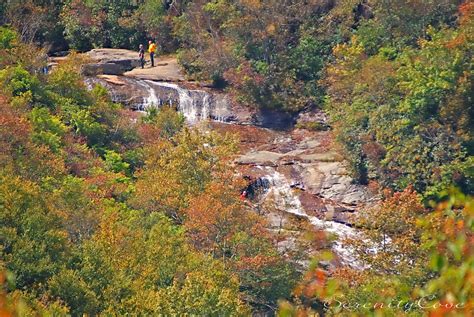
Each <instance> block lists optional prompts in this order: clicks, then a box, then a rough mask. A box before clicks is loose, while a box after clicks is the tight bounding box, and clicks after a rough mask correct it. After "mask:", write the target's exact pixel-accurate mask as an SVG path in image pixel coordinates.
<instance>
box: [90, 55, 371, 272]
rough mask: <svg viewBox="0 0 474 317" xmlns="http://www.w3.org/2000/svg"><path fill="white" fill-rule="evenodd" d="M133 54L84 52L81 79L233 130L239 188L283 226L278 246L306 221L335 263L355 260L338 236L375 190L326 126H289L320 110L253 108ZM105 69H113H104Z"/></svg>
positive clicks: (298, 233) (138, 105)
mask: <svg viewBox="0 0 474 317" xmlns="http://www.w3.org/2000/svg"><path fill="white" fill-rule="evenodd" d="M117 51H118V52H117ZM134 54H135V53H134V52H130V51H125V52H124V50H109V51H107V50H104V49H102V50H99V51H96V52H91V53H89V55H90V56H91V57H92V58H95V61H96V62H95V63H94V64H92V66H86V67H85V70H86V71H85V75H87V79H86V83H87V84H88V85H90V86H91V87H92V86H93V85H94V84H96V83H99V84H101V85H103V86H105V87H106V88H107V89H108V91H109V93H110V95H111V98H112V100H113V101H115V102H119V103H122V104H124V105H125V106H127V107H129V108H131V109H135V110H139V111H143V110H146V109H147V108H149V107H161V106H162V105H164V104H173V105H177V106H178V109H179V111H181V112H182V113H183V114H184V116H185V117H186V119H187V121H188V123H189V124H196V123H198V122H201V121H207V122H209V124H208V125H207V126H209V127H211V128H212V129H216V130H219V131H223V132H232V133H236V134H238V135H239V137H240V140H241V142H240V155H239V156H238V158H237V159H236V160H235V164H236V165H237V167H238V169H239V171H240V173H241V175H242V177H244V178H245V179H246V180H247V181H248V187H247V188H246V189H245V193H244V195H245V196H246V198H247V200H248V202H249V205H250V206H251V207H252V208H253V209H255V211H256V212H258V213H260V214H262V215H264V216H265V217H266V218H267V219H268V226H269V229H270V230H273V231H276V232H278V233H282V235H281V239H280V242H279V247H280V248H281V250H282V252H290V251H291V250H294V249H297V248H299V249H301V247H302V245H303V246H304V243H305V242H302V236H303V232H304V231H305V230H306V229H308V228H310V229H311V230H315V231H320V232H326V233H329V234H330V235H332V236H333V237H334V240H333V241H332V242H330V243H329V244H328V245H325V246H323V247H331V248H332V249H333V250H334V251H335V253H336V255H337V256H338V257H337V258H336V259H335V260H334V263H335V265H337V263H341V262H343V263H345V264H348V265H353V266H355V265H356V262H355V261H354V260H353V257H352V254H351V251H350V248H348V247H347V246H346V245H344V239H345V238H357V236H358V233H357V231H356V229H354V228H353V227H352V223H353V221H354V215H355V214H356V213H357V212H358V211H359V210H361V209H362V208H364V206H366V205H367V204H370V203H372V201H373V197H372V195H371V194H370V193H369V191H368V190H367V188H366V187H364V186H361V185H357V184H355V183H354V181H353V179H352V178H351V177H350V175H349V173H348V171H347V169H346V167H345V166H346V164H345V160H344V157H342V156H341V154H340V153H339V152H338V151H337V149H336V147H335V144H334V140H333V137H332V133H331V131H329V130H325V131H308V130H304V129H297V128H294V126H295V125H294V124H295V123H296V122H297V121H305V120H306V121H308V120H309V121H315V120H316V121H319V126H321V127H324V126H326V118H325V116H324V113H322V112H320V111H317V110H314V111H307V112H305V113H301V114H300V115H299V117H297V118H295V117H291V116H289V115H287V114H284V113H277V112H272V111H251V110H249V109H246V108H244V107H241V106H239V105H235V104H233V103H232V102H231V101H230V99H229V98H228V97H227V96H226V95H225V94H224V93H223V92H222V91H215V90H212V89H209V88H206V87H199V86H198V85H197V84H196V83H192V82H186V81H185V80H184V76H183V75H182V74H181V73H180V71H179V69H178V68H177V63H176V61H175V60H173V59H168V60H167V61H166V59H165V60H164V61H163V59H162V60H161V61H159V62H158V66H157V67H155V68H145V70H142V69H140V68H135V66H136V65H138V64H137V61H138V59H137V58H135V57H133V56H135V55H134ZM94 56H95V57H94ZM124 60H126V61H124ZM160 63H161V65H162V66H159V65H160ZM104 64H114V65H118V66H110V65H109V66H106V67H104V66H103V65H104ZM160 67H162V68H160ZM110 69H112V70H113V71H107V70H110ZM298 243H299V245H297V244H298Z"/></svg>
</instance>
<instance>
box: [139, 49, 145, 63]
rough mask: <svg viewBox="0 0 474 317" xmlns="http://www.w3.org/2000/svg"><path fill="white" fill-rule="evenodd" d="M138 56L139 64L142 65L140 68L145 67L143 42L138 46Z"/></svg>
mask: <svg viewBox="0 0 474 317" xmlns="http://www.w3.org/2000/svg"><path fill="white" fill-rule="evenodd" d="M138 57H139V58H140V65H142V68H144V67H145V48H144V47H143V44H140V46H138Z"/></svg>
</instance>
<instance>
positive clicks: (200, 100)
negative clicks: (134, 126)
mask: <svg viewBox="0 0 474 317" xmlns="http://www.w3.org/2000/svg"><path fill="white" fill-rule="evenodd" d="M139 82H140V84H141V85H146V86H147V91H148V94H149V95H148V97H146V98H145V100H144V103H145V108H146V107H150V106H153V105H154V106H158V105H160V104H162V103H164V102H160V99H159V97H158V96H157V94H156V91H155V89H154V86H158V87H164V88H168V89H172V90H174V91H176V92H177V94H178V98H179V99H178V102H179V104H178V110H179V111H180V112H181V113H182V114H183V115H184V117H185V118H186V120H187V121H188V122H189V123H196V122H198V121H201V120H207V119H209V117H210V114H211V105H210V95H209V94H208V93H207V92H205V91H202V90H187V89H184V88H182V87H180V86H178V85H176V84H172V83H165V82H155V81H151V80H145V81H139ZM168 102H169V101H168Z"/></svg>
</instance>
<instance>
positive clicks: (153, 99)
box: [137, 80, 161, 110]
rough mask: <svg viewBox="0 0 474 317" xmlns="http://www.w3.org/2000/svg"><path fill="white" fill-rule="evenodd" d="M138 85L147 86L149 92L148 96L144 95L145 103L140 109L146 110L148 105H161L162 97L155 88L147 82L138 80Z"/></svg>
mask: <svg viewBox="0 0 474 317" xmlns="http://www.w3.org/2000/svg"><path fill="white" fill-rule="evenodd" d="M137 83H138V85H140V86H141V87H143V88H145V90H146V91H147V93H148V96H146V97H143V104H142V105H141V107H140V110H145V109H146V108H148V107H158V106H160V105H161V102H160V99H159V98H158V96H157V95H156V92H155V90H154V89H153V87H152V86H150V85H149V84H148V83H147V82H145V81H141V80H138V81H137Z"/></svg>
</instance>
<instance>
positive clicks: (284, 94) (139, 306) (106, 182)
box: [0, 0, 474, 316]
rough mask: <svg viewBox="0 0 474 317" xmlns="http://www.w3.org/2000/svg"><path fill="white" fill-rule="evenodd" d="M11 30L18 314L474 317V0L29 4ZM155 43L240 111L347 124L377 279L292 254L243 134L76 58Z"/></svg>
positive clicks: (4, 303)
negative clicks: (271, 222) (109, 79)
mask: <svg viewBox="0 0 474 317" xmlns="http://www.w3.org/2000/svg"><path fill="white" fill-rule="evenodd" d="M0 23H2V26H0V272H1V273H0V282H1V283H2V285H3V286H2V289H1V290H0V315H4V314H5V315H20V316H37V315H44V316H50V315H72V316H82V315H84V314H85V315H90V316H94V315H106V316H109V315H158V314H162V315H165V316H168V315H170V316H178V315H179V316H181V315H190V316H245V315H250V314H252V313H256V312H260V313H262V312H265V313H268V314H279V315H281V316H305V315H311V314H313V313H314V312H318V313H319V314H321V315H323V314H328V315H334V314H336V315H337V314H342V315H351V314H354V315H360V316H369V315H373V316H381V315H384V316H385V315H386V316H422V315H429V314H431V316H470V315H472V313H473V311H474V290H473V284H474V283H473V277H474V234H473V232H474V205H473V199H472V195H473V194H474V159H473V154H474V101H473V97H474V96H473V51H474V47H473V43H474V41H473V35H474V2H472V1H471V0H467V1H460V0H441V1H431V0H414V1H401V0H400V1H399V0H395V1H388V0H364V1H361V0H347V1H337V0H308V1H299V0H268V1H260V0H213V1H208V0H186V1H185V0H174V1H162V0H143V1H118V0H117V1H105V0H104V1H78V0H67V1H32V0H27V1H8V2H2V3H1V4H0ZM148 39H155V40H156V41H157V43H158V45H159V48H160V52H166V53H175V54H177V57H178V61H179V63H180V65H181V66H182V68H183V70H184V71H185V73H186V75H187V76H188V77H189V78H192V79H196V80H200V81H207V82H212V83H213V85H214V87H215V88H218V89H223V90H224V91H225V92H226V93H227V94H228V95H229V96H231V97H232V98H233V101H234V102H235V103H239V104H240V105H243V106H246V107H250V108H254V109H265V110H271V111H278V112H282V111H283V112H288V113H290V114H292V115H296V114H298V113H299V112H301V111H309V110H314V109H322V110H323V111H324V112H325V113H327V114H328V116H329V124H330V126H331V129H332V133H333V134H334V136H335V138H336V140H337V142H338V146H339V148H340V149H339V150H340V151H341V152H342V153H343V154H344V157H345V158H346V159H347V161H348V164H349V167H350V171H351V174H352V176H353V177H354V179H355V180H356V181H357V182H358V183H360V184H364V185H368V187H369V188H370V189H371V190H372V191H373V192H375V193H377V194H378V196H379V197H381V201H380V203H379V204H378V205H377V206H373V207H372V208H368V209H367V210H364V211H363V212H360V215H359V216H358V219H357V223H356V226H357V228H358V229H360V230H361V232H362V233H363V234H364V236H365V237H366V238H365V239H363V240H357V241H352V240H350V241H349V240H348V241H345V244H346V245H347V247H348V248H351V249H352V250H354V252H355V255H356V257H357V260H358V261H360V263H362V266H361V269H357V270H356V269H353V268H349V267H340V268H338V269H336V270H333V271H328V270H327V267H325V265H324V264H325V263H327V261H329V260H331V259H332V255H331V254H329V253H328V252H320V253H319V254H318V256H317V257H316V258H315V260H314V262H313V263H311V264H310V265H309V268H308V270H307V272H301V271H300V270H298V267H299V266H298V265H295V263H299V262H298V261H299V260H301V259H300V258H298V256H296V255H288V254H281V252H279V251H278V239H277V237H276V236H275V235H273V234H272V233H271V232H269V231H268V230H267V228H266V220H265V219H264V218H263V217H262V216H261V215H259V214H258V213H256V212H254V210H252V208H251V207H252V206H251V204H249V203H247V202H246V201H243V200H242V199H241V197H239V194H240V191H241V189H242V188H244V187H245V186H246V184H245V183H244V182H243V180H242V179H240V178H239V177H238V176H237V175H238V173H237V171H236V170H235V167H234V165H233V164H232V161H233V159H234V158H235V155H236V154H237V151H238V142H239V140H238V139H237V138H236V137H235V136H234V135H231V134H220V133H218V132H215V131H211V132H204V131H202V130H199V129H195V128H193V127H188V126H186V124H185V120H184V118H183V116H182V115H181V114H179V113H178V112H176V111H175V109H174V108H172V107H163V108H161V109H160V110H159V111H149V112H148V113H147V114H146V115H143V116H141V115H139V114H137V113H134V112H132V111H130V110H127V109H125V108H124V107H123V106H122V105H120V104H115V103H113V102H112V101H111V100H110V97H109V95H108V93H107V90H106V89H105V88H104V87H101V86H99V85H97V86H95V87H93V88H92V89H88V88H87V86H86V84H85V83H84V81H83V78H82V76H81V74H80V69H81V65H82V64H84V63H86V62H87V61H86V60H85V58H84V57H83V55H81V54H78V53H77V51H87V50H89V49H91V48H95V47H120V48H129V49H137V47H138V44H140V43H143V44H145V43H146V42H147V41H148ZM62 50H71V53H70V54H69V55H68V57H67V59H65V61H63V62H61V63H60V64H59V66H58V67H57V68H55V69H54V71H52V72H49V73H47V74H46V73H45V72H44V71H43V70H44V67H45V66H46V63H47V61H46V58H45V55H46V53H50V54H55V53H58V52H59V51H62ZM309 235H310V236H311V239H313V240H311V242H309V244H311V243H313V242H314V240H315V239H316V240H321V241H322V240H325V239H327V240H330V239H331V237H330V236H321V235H318V234H315V233H314V232H312V233H311V234H309ZM319 242H320V241H319ZM308 248H309V247H308ZM299 251H308V252H309V249H308V250H299ZM311 251H314V250H311ZM295 253H297V252H295ZM318 263H319V264H318ZM364 303H368V305H364V306H362V305H363V304H364ZM400 303H403V304H400ZM420 303H421V304H420ZM397 304H398V306H397ZM389 305H393V307H391V306H390V307H389ZM400 305H401V306H400ZM395 306H396V307H397V308H394V307H395ZM387 307H388V308H387Z"/></svg>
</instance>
